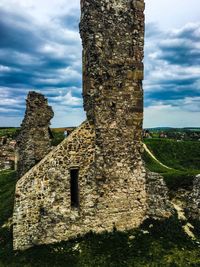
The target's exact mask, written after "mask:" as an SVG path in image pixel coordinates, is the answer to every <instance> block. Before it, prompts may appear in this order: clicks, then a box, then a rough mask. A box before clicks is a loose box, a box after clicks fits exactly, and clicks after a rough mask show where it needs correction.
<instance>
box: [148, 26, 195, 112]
mask: <svg viewBox="0 0 200 267" xmlns="http://www.w3.org/2000/svg"><path fill="white" fill-rule="evenodd" d="M148 32H149V33H148ZM199 32H200V25H199V24H188V25H186V26H185V27H183V28H182V29H177V30H171V31H168V32H162V31H160V30H159V29H158V28H157V26H156V25H153V24H150V25H147V27H146V50H145V80H144V89H145V105H146V107H148V106H151V105H155V103H156V102H159V103H162V104H163V105H168V104H170V105H171V106H174V107H176V106H179V107H180V108H181V109H183V110H189V109H188V104H187V103H188V102H187V101H186V100H187V99H188V98H189V101H190V107H191V106H192V104H191V103H192V101H193V105H194V108H193V109H192V108H190V111H191V112H193V111H194V112H196V111H197V110H198V109H199V105H197V102H198V101H197V100H199V96H200V35H199Z"/></svg>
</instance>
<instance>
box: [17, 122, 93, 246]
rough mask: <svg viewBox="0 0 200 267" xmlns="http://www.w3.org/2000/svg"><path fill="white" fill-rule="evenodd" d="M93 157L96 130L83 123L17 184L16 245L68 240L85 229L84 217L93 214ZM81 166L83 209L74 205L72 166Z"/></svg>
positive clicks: (80, 185)
mask: <svg viewBox="0 0 200 267" xmlns="http://www.w3.org/2000/svg"><path fill="white" fill-rule="evenodd" d="M93 161H94V131H93V129H92V128H91V127H90V125H89V124H88V123H83V124H82V125H81V126H80V127H79V128H78V129H76V130H75V131H74V132H72V133H71V134H70V135H69V136H68V137H67V138H66V139H64V141H63V142H62V143H61V144H60V145H58V146H57V147H56V148H55V149H54V150H52V151H51V152H50V153H49V154H48V155H47V156H46V157H45V158H44V159H43V160H41V161H40V162H39V163H38V164H37V165H36V166H35V167H33V168H32V169H31V170H30V171H29V172H27V173H26V174H25V175H24V176H23V177H22V178H21V179H20V180H19V181H18V183H17V185H16V194H15V208H14V214H13V222H14V226H13V237H14V249H26V248H28V247H31V246H33V245H37V244H47V243H53V242H59V241H62V240H66V239H67V237H68V236H70V235H74V236H76V234H78V232H77V231H76V229H77V227H79V228H80V229H81V228H82V231H81V230H79V231H80V233H81V232H84V231H86V229H85V228H86V226H85V227H84V223H85V224H87V223H88V226H87V227H88V228H87V229H88V231H89V230H90V227H91V225H90V220H89V219H88V221H86V222H84V218H85V216H86V214H87V216H91V214H92V213H93V212H92V211H91V206H93V205H94V203H93V198H94V197H95V193H94V191H95V189H96V188H95V185H94V181H92V180H89V177H88V172H89V171H88V169H89V168H91V164H92V163H93ZM71 168H72V169H73V168H78V169H79V198H80V206H81V207H83V210H82V214H81V215H80V210H78V209H75V208H72V207H71V199H70V169H71Z"/></svg>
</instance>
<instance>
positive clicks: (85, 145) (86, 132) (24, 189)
mask: <svg viewBox="0 0 200 267" xmlns="http://www.w3.org/2000/svg"><path fill="white" fill-rule="evenodd" d="M143 11H144V1H143V0H109V1H108V0H101V1H99V0H82V1H81V14H82V15H81V23H80V32H81V37H82V41H83V97H84V108H85V110H86V113H87V121H85V122H84V123H83V124H81V125H80V126H79V127H78V128H77V129H76V130H75V131H74V132H73V133H72V134H71V135H70V136H69V137H68V138H66V139H65V140H64V141H63V142H62V143H61V144H60V145H58V147H56V148H55V149H54V150H53V151H52V152H50V153H49V154H48V155H47V156H46V157H45V158H44V159H43V160H41V162H40V163H39V164H38V165H36V166H35V167H34V168H32V169H31V170H30V171H29V172H28V173H26V174H25V175H24V176H23V177H22V178H21V179H20V180H19V181H18V183H17V186H16V198H15V209H14V215H13V221H14V227H13V235H14V248H15V249H26V248H28V247H31V246H33V245H38V244H47V243H52V242H59V241H62V240H67V239H69V238H72V237H76V236H77V235H78V234H85V233H87V232H88V231H94V232H102V231H105V230H106V231H112V230H113V228H117V229H118V230H126V229H131V228H134V227H137V226H139V225H140V224H141V223H142V222H143V220H144V219H145V218H147V217H148V216H150V215H151V216H153V217H167V216H170V214H171V207H170V205H169V203H168V198H167V190H166V188H165V185H164V183H163V180H162V178H161V177H160V176H159V175H154V174H152V173H147V172H146V170H145V168H144V166H143V162H142V160H141V131H142V120H143V90H142V79H143V64H142V60H143V48H144V14H143Z"/></svg>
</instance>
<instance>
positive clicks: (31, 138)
mask: <svg viewBox="0 0 200 267" xmlns="http://www.w3.org/2000/svg"><path fill="white" fill-rule="evenodd" d="M53 115H54V114H53V110H52V108H51V107H50V106H48V102H47V99H46V98H45V97H44V96H43V95H42V94H39V93H36V92H29V94H28V97H27V100H26V112H25V117H24V119H23V122H22V124H21V130H20V133H19V135H18V137H17V171H18V176H19V177H21V176H22V175H23V174H25V173H26V172H27V171H28V170H29V169H30V168H31V167H33V166H34V165H35V164H36V163H37V162H39V161H40V160H41V159H42V158H43V157H44V156H45V155H46V154H48V152H49V151H50V146H51V145H50V134H49V126H50V120H51V119H52V118H53Z"/></svg>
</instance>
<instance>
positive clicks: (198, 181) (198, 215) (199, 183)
mask: <svg viewBox="0 0 200 267" xmlns="http://www.w3.org/2000/svg"><path fill="white" fill-rule="evenodd" d="M186 206H187V208H186V212H187V215H188V217H189V218H190V219H193V220H198V221H200V174H198V175H197V176H196V177H195V178H194V181H193V188H192V191H191V192H190V194H189V196H188V199H187V205H186Z"/></svg>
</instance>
